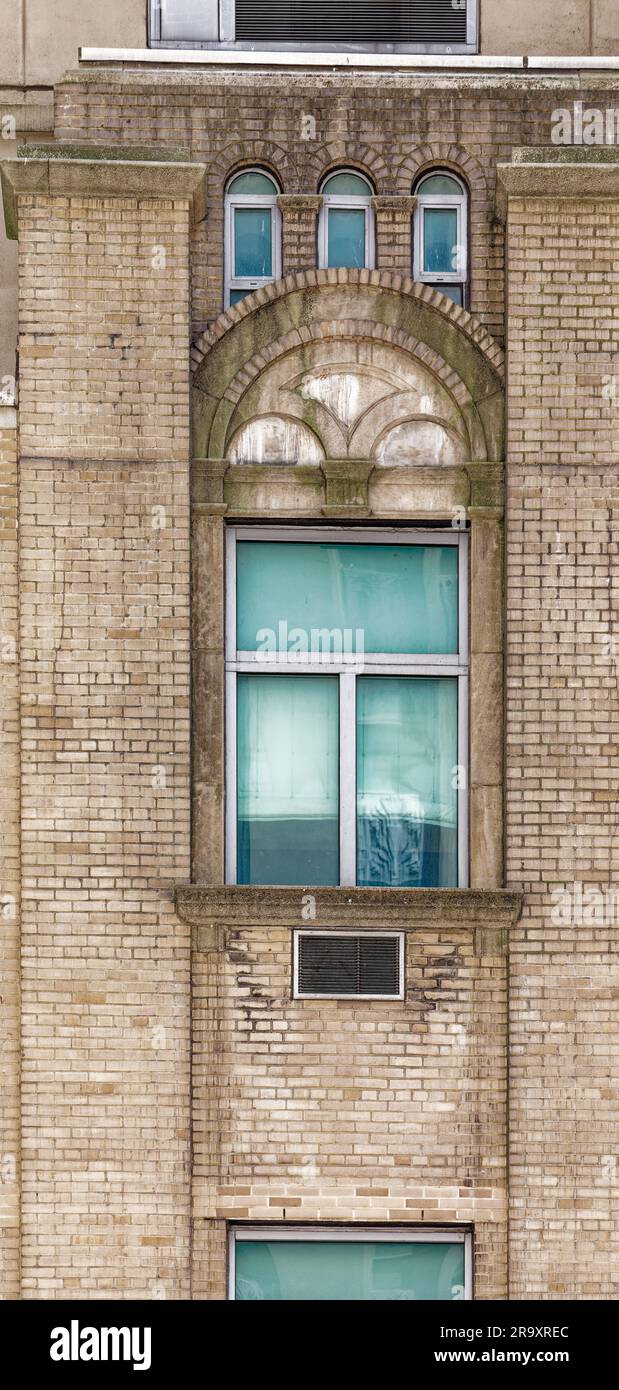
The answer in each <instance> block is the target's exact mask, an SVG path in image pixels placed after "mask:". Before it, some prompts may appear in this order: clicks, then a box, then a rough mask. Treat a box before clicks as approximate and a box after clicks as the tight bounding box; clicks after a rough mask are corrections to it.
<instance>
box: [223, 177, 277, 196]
mask: <svg viewBox="0 0 619 1390" xmlns="http://www.w3.org/2000/svg"><path fill="white" fill-rule="evenodd" d="M228 193H231V194H232V195H233V196H234V197H235V198H236V197H238V196H239V195H240V194H253V195H256V194H258V195H261V194H266V195H267V196H268V197H271V198H274V197H275V196H276V195H277V188H276V187H275V184H274V183H273V180H272V179H270V178H269V177H268V176H267V174H261V173H259V172H258V170H249V172H248V173H247V174H237V177H236V178H235V179H233V180H232V183H231V184H230V185H229V187H228Z"/></svg>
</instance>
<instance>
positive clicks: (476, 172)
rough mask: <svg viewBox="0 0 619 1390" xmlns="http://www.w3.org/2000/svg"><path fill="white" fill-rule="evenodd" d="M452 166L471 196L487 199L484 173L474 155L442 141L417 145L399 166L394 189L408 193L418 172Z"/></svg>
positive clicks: (401, 192) (460, 146) (418, 174)
mask: <svg viewBox="0 0 619 1390" xmlns="http://www.w3.org/2000/svg"><path fill="white" fill-rule="evenodd" d="M439 167H440V168H441V169H452V170H453V172H454V174H460V176H461V177H462V178H463V179H464V180H465V182H466V183H467V184H468V186H469V188H470V191H471V196H475V197H477V198H479V199H482V200H486V199H487V198H488V196H489V192H488V181H487V178H486V174H485V172H484V170H483V168H482V166H481V164H480V163H479V161H478V160H477V159H475V157H474V155H472V154H469V151H468V150H466V149H464V147H463V146H462V145H456V144H454V143H453V142H447V141H445V142H444V143H442V144H434V145H417V147H416V148H415V149H414V150H411V151H410V153H409V154H407V155H406V157H405V159H403V160H402V162H401V163H400V164H399V165H398V168H397V170H396V174H395V191H396V192H397V193H399V194H409V193H411V192H412V189H413V185H414V184H415V183H416V182H417V179H418V178H419V177H420V175H421V174H423V173H425V172H426V170H428V169H433V168H434V169H435V168H439Z"/></svg>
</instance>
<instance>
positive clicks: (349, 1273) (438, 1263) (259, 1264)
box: [235, 1239, 464, 1302]
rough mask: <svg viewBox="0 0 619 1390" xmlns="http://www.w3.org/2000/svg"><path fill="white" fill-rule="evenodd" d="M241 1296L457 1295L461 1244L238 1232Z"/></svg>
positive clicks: (445, 1297) (323, 1298)
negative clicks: (247, 1236)
mask: <svg viewBox="0 0 619 1390" xmlns="http://www.w3.org/2000/svg"><path fill="white" fill-rule="evenodd" d="M235 1244H236V1261H235V1265H236V1268H235V1297H236V1298H237V1299H243V1300H246V1301H247V1300H270V1301H276V1300H277V1301H287V1302H291V1301H293V1300H308V1301H312V1300H320V1301H321V1302H325V1301H328V1300H329V1301H334V1300H339V1301H346V1300H359V1301H363V1302H368V1301H370V1300H372V1301H379V1300H380V1301H385V1302H388V1301H401V1300H405V1301H408V1300H410V1301H413V1300H415V1301H426V1302H429V1301H436V1300H445V1301H454V1300H459V1299H462V1298H463V1297H464V1245H463V1244H462V1243H454V1244H452V1243H448V1242H446V1241H445V1242H438V1241H435V1242H430V1241H427V1242H425V1241H397V1240H394V1241H373V1240H371V1239H369V1240H355V1241H346V1240H313V1241H309V1240H306V1241H304V1240H271V1241H269V1240H252V1241H249V1240H245V1241H244V1240H242V1239H238V1240H237V1241H236V1242H235Z"/></svg>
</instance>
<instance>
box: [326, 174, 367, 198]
mask: <svg viewBox="0 0 619 1390" xmlns="http://www.w3.org/2000/svg"><path fill="white" fill-rule="evenodd" d="M322 191H323V193H324V194H326V196H327V197H329V198H330V197H332V196H333V195H334V194H335V195H337V197H338V198H371V196H372V190H371V188H370V186H369V184H367V183H366V181H365V179H362V178H361V177H360V175H359V174H332V175H331V178H330V179H327V180H326V183H324V184H323V187H322Z"/></svg>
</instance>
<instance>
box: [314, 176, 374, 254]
mask: <svg viewBox="0 0 619 1390" xmlns="http://www.w3.org/2000/svg"><path fill="white" fill-rule="evenodd" d="M338 174H354V176H355V178H357V179H363V181H364V183H366V184H367V188H368V192H367V198H366V197H361V195H359V197H355V196H354V194H346V193H324V192H323V189H324V187H325V185H326V184H328V182H329V179H332V178H336V177H337V175H338ZM320 191H321V193H322V207H321V209H320V214H319V218H318V267H319V269H320V270H327V268H328V266H329V212H330V211H331V210H333V209H336V208H339V209H340V210H341V211H342V212H357V211H359V209H363V210H364V211H365V265H364V266H363V267H362V268H363V269H364V270H373V269H374V263H375V260H376V234H375V228H374V208H373V207H372V201H371V200H372V198H373V197H374V189H373V188H372V185H371V183H370V180H369V179H368V178H367V176H366V175H365V174H362V173H361V172H360V171H359V169H332V170H331V172H330V173H329V174H327V175H326V177H325V178H324V179H323V181H322V185H321V189H320Z"/></svg>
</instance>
